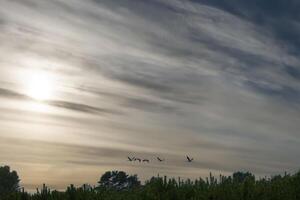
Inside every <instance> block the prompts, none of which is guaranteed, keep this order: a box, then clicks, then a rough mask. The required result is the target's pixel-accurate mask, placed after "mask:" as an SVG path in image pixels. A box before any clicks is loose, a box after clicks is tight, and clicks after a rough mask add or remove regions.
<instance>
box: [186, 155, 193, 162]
mask: <svg viewBox="0 0 300 200" xmlns="http://www.w3.org/2000/svg"><path fill="white" fill-rule="evenodd" d="M186 159H187V160H188V162H192V161H193V160H194V158H190V157H188V156H186Z"/></svg>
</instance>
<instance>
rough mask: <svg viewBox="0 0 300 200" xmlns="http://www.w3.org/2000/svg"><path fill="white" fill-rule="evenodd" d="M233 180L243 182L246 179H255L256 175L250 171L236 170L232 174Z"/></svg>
mask: <svg viewBox="0 0 300 200" xmlns="http://www.w3.org/2000/svg"><path fill="white" fill-rule="evenodd" d="M232 178H233V181H234V182H237V183H243V182H244V181H245V180H246V179H251V180H255V176H254V175H253V174H251V173H250V172H235V173H233V175H232Z"/></svg>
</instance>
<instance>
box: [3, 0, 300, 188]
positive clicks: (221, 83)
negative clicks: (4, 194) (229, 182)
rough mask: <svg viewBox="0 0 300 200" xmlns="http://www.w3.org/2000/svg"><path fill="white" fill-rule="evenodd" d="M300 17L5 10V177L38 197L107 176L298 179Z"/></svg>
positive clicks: (276, 3)
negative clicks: (13, 173)
mask: <svg viewBox="0 0 300 200" xmlns="http://www.w3.org/2000/svg"><path fill="white" fill-rule="evenodd" d="M299 8H300V2H299V0H289V1H286V0H264V1H262V0H251V1H248V0H232V1H223V0H147V1H139V0H114V1H110V0H85V1H82V0H69V1H64V0H1V1H0V44H1V45H0V166H1V165H9V166H11V168H12V169H14V170H17V172H18V174H19V176H20V178H21V184H22V186H24V187H25V188H26V189H29V190H30V189H34V188H36V187H37V186H40V185H41V184H42V183H46V184H47V185H49V186H50V187H51V188H55V189H64V188H65V187H66V186H67V185H69V184H71V183H73V184H75V185H82V184H84V183H89V184H91V185H95V184H96V183H97V181H98V180H99V177H100V176H101V174H103V173H104V172H105V171H108V170H123V171H126V172H127V173H129V174H138V176H139V177H140V179H141V180H145V179H148V178H150V177H151V176H156V175H157V174H161V175H169V176H172V177H178V176H180V177H183V178H198V177H205V176H207V175H208V174H209V172H213V173H214V174H220V173H222V174H225V175H228V174H231V173H232V172H234V171H238V170H243V171H251V172H253V173H254V174H256V175H257V176H270V175H272V174H277V173H284V172H285V171H287V172H295V171H297V170H299V166H300V161H299V159H298V158H299V156H300V137H299V130H300V123H299V122H300V112H299V111H300V56H299V55H300V37H299V36H300V13H299V12H298V11H299ZM186 155H189V156H190V157H193V158H194V159H195V161H194V162H193V163H188V162H186V158H185V156H186ZM127 156H136V157H141V158H147V159H150V160H151V162H150V163H149V164H146V163H144V164H143V163H141V164H140V163H136V162H134V163H133V162H129V161H127ZM156 156H160V157H161V158H165V159H166V161H165V162H162V163H159V162H157V161H156Z"/></svg>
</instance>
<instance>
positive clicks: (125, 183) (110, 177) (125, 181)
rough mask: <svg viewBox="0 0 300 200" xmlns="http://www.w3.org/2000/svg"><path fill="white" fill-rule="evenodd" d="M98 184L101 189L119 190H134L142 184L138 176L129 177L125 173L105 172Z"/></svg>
mask: <svg viewBox="0 0 300 200" xmlns="http://www.w3.org/2000/svg"><path fill="white" fill-rule="evenodd" d="M98 183H99V186H100V187H105V188H108V189H117V190H121V189H128V188H133V187H137V186H139V185H140V184H141V183H140V181H139V180H138V178H137V176H136V175H134V176H129V175H127V174H126V173H125V172H123V171H108V172H105V173H104V174H103V175H102V176H101V178H100V181H99V182H98Z"/></svg>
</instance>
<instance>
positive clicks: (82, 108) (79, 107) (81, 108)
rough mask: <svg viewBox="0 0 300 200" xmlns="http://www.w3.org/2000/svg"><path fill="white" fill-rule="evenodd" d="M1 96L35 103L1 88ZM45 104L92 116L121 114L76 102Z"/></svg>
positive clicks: (48, 102) (50, 102) (26, 97)
mask: <svg viewBox="0 0 300 200" xmlns="http://www.w3.org/2000/svg"><path fill="white" fill-rule="evenodd" d="M0 96H3V97H7V98H13V99H19V100H31V101H35V100H34V99H32V98H30V97H29V96H26V95H24V94H21V93H18V92H15V91H13V90H10V89H3V88H0ZM43 103H44V104H48V105H51V106H54V107H59V108H64V109H67V110H73V111H77V112H83V113H90V114H104V113H107V114H108V113H109V114H117V113H118V114H120V112H116V111H113V110H109V109H104V108H98V107H94V106H89V105H86V104H80V103H74V102H68V101H59V100H47V101H43Z"/></svg>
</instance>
